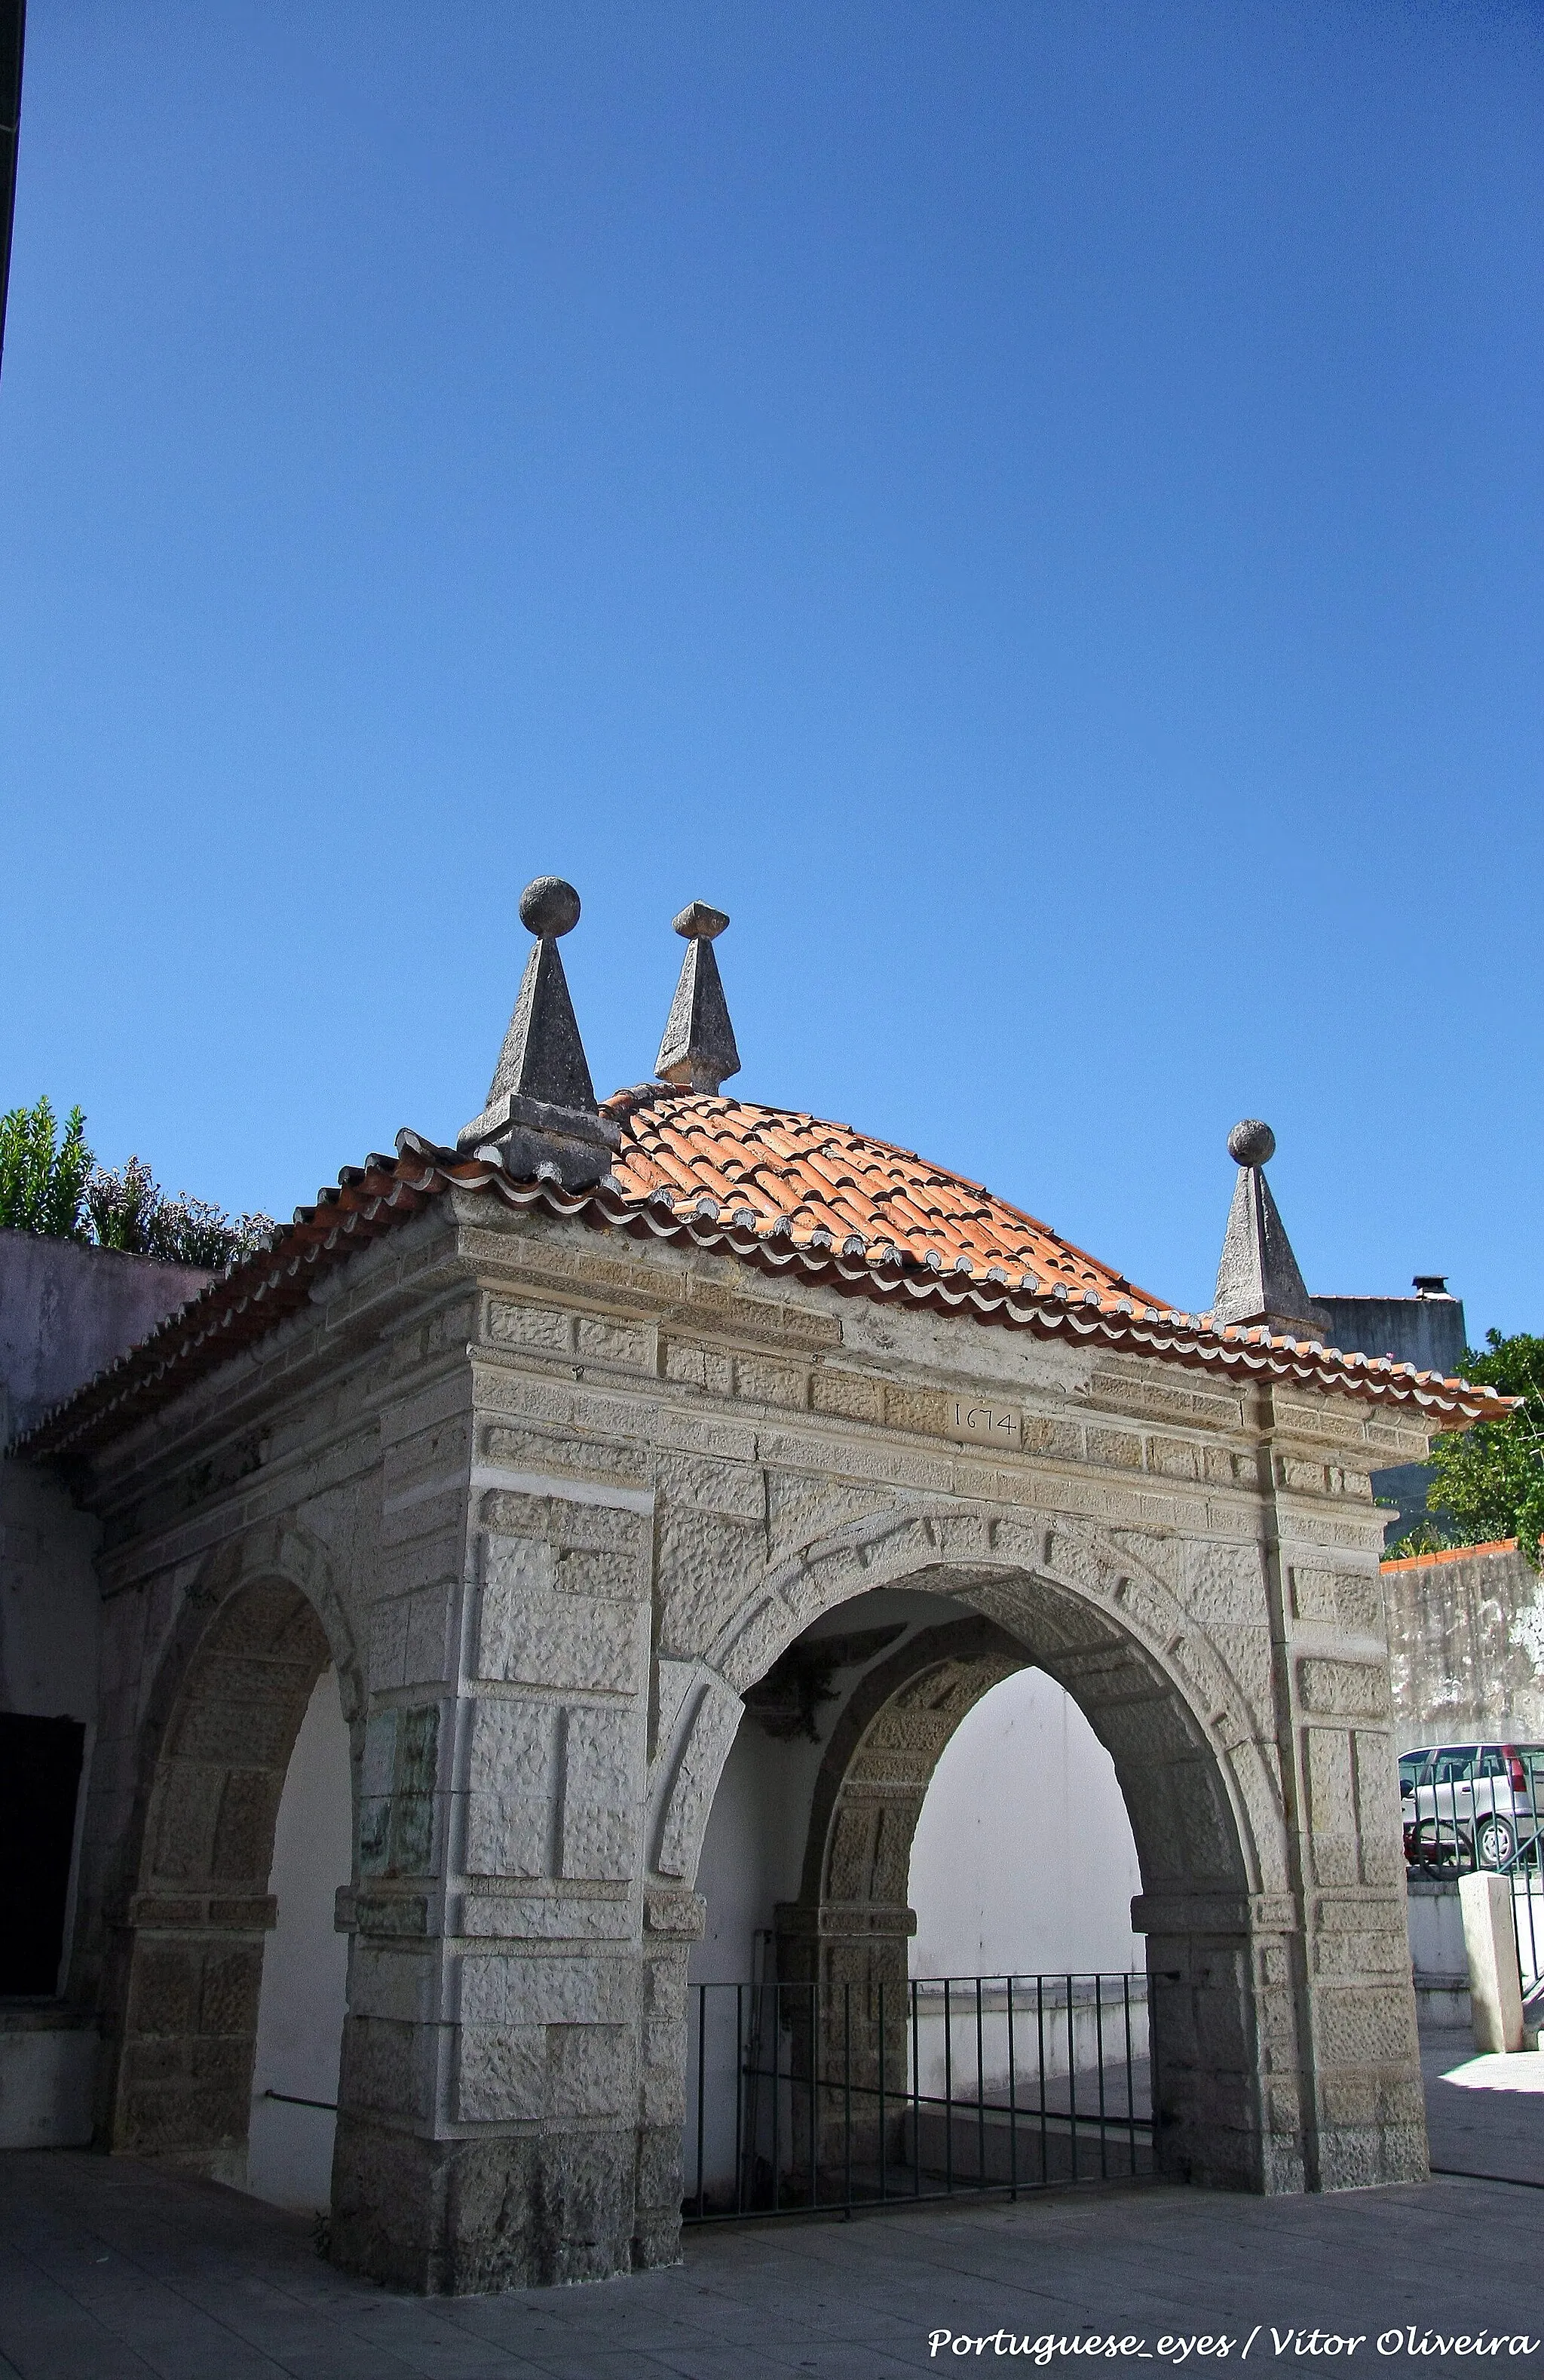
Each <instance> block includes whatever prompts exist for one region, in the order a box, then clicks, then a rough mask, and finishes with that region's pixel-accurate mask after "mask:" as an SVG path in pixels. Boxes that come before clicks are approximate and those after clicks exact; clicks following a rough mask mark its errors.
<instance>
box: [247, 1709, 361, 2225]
mask: <svg viewBox="0 0 1544 2380" xmlns="http://www.w3.org/2000/svg"><path fill="white" fill-rule="evenodd" d="M353 1833H354V1812H353V1802H352V1793H351V1787H350V1777H349V1746H348V1730H347V1728H346V1727H345V1726H344V1715H343V1707H342V1705H341V1704H340V1702H339V1700H338V1679H337V1672H336V1671H335V1670H331V1669H328V1670H323V1671H322V1673H321V1676H320V1678H319V1679H318V1680H317V1683H316V1689H315V1692H314V1693H313V1694H312V1695H311V1699H310V1702H309V1704H308V1707H307V1711H306V1716H305V1718H304V1719H303V1720H302V1721H301V1724H300V1732H299V1734H298V1735H297V1736H296V1743H295V1750H294V1752H293V1753H292V1754H291V1755H290V1765H289V1770H288V1773H287V1774H286V1776H285V1779H284V1790H283V1793H282V1794H281V1796H280V1799H279V1817H278V1823H277V1825H276V1827H275V1828H274V1835H273V1867H272V1872H271V1875H270V1877H269V1890H270V1891H271V1893H272V1894H273V1895H274V1896H275V1898H276V1900H277V1901H278V1905H279V1908H278V1923H277V1925H275V1926H274V1929H273V1931H272V1933H271V1935H270V1936H269V1937H268V1944H267V1948H266V1949H265V1951H264V1954H263V1968H262V1998H261V2000H260V2002H259V2009H258V2049H257V2058H256V2062H255V2065H254V2068H253V2073H252V2116H251V2126H250V2131H249V2132H248V2136H247V2189H248V2190H249V2191H250V2192H251V2193H252V2195H253V2196H254V2197H256V2198H266V2199H269V2200H270V2201H271V2203H272V2204H274V2205H275V2206H289V2207H297V2208H302V2209H307V2210H309V2209H312V2208H315V2209H316V2210H317V2211H318V2212H320V2211H321V2210H323V2209H325V2208H326V2207H328V2206H329V2205H330V2204H331V2203H332V2136H333V2133H334V2131H335V2130H336V2122H337V2119H336V2118H335V2117H334V2116H332V2115H331V2114H329V2113H327V2112H325V2111H324V2110H322V2109H320V2108H314V2107H289V2106H286V2105H285V2104H284V2103H283V2101H280V2100H275V2099H266V2098H264V2096H263V2094H264V2092H265V2091H269V2090H273V2091H285V2092H288V2093H290V2094H292V2095H294V2096H295V2097H296V2098H301V2099H325V2100H335V2099H336V2098H337V2095H338V2058H339V2051H340V2047H341V2045H342V2038H343V2022H344V2007H345V2005H346V1999H347V1987H348V1937H347V1936H346V1935H343V1934H339V1933H338V1932H336V1931H335V1929H334V1926H333V1923H332V1919H333V1911H334V1906H335V1896H336V1893H337V1888H338V1887H339V1886H340V1885H342V1884H347V1882H348V1880H349V1876H350V1872H351V1869H352V1864H353V1849H354V1846H353Z"/></svg>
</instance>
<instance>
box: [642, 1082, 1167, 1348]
mask: <svg viewBox="0 0 1544 2380" xmlns="http://www.w3.org/2000/svg"><path fill="white" fill-rule="evenodd" d="M606 1112H607V1113H608V1115H609V1116H611V1117H612V1118H613V1119H614V1121H615V1122H616V1123H619V1124H621V1129H622V1135H623V1137H622V1146H621V1153H620V1154H619V1156H618V1158H617V1160H616V1161H615V1164H614V1166H613V1168H612V1172H613V1174H614V1176H615V1179H616V1180H617V1181H618V1182H619V1183H620V1184H621V1187H622V1191H623V1193H624V1195H625V1196H626V1197H627V1199H628V1201H629V1202H630V1203H631V1202H632V1201H633V1200H646V1199H648V1198H650V1197H651V1196H655V1195H656V1194H657V1193H658V1192H659V1191H666V1192H668V1193H669V1196H670V1197H671V1198H672V1200H674V1201H675V1202H676V1203H677V1204H678V1205H679V1206H680V1207H681V1208H682V1210H683V1211H689V1210H690V1209H691V1208H693V1207H694V1205H695V1204H697V1203H700V1201H701V1200H702V1199H703V1198H704V1197H705V1196H706V1198H708V1199H710V1200H713V1201H715V1202H717V1205H718V1210H719V1215H720V1216H721V1218H722V1219H723V1220H733V1221H736V1222H737V1223H738V1222H739V1221H740V1219H741V1218H743V1219H744V1221H743V1224H742V1228H744V1229H747V1230H751V1231H754V1232H756V1233H765V1232H766V1231H767V1230H768V1229H769V1228H770V1227H771V1226H772V1225H773V1224H775V1223H778V1222H783V1223H786V1225H787V1227H788V1230H787V1237H788V1238H789V1240H790V1243H791V1245H793V1246H794V1247H796V1248H827V1247H835V1248H837V1249H838V1250H839V1251H840V1252H841V1253H842V1254H843V1255H845V1256H849V1257H868V1255H869V1254H870V1252H871V1250H877V1249H879V1248H881V1247H892V1248H894V1249H895V1250H896V1251H897V1253H898V1254H899V1257H901V1258H902V1260H903V1261H914V1262H916V1263H918V1264H921V1265H923V1266H925V1267H926V1268H928V1269H930V1270H932V1271H935V1272H946V1273H957V1272H958V1273H959V1274H961V1275H965V1276H970V1277H976V1278H981V1279H983V1280H987V1279H989V1280H994V1281H1008V1282H1011V1283H1012V1285H1013V1286H1014V1288H1016V1289H1019V1288H1024V1287H1030V1288H1033V1289H1055V1287H1056V1286H1057V1285H1058V1283H1059V1284H1061V1285H1063V1286H1065V1287H1066V1288H1067V1289H1068V1290H1069V1291H1073V1292H1076V1293H1078V1294H1079V1295H1083V1294H1084V1293H1087V1292H1088V1291H1091V1290H1092V1292H1093V1293H1094V1294H1095V1295H1096V1296H1097V1297H1098V1298H1099V1300H1100V1302H1101V1304H1102V1305H1103V1304H1104V1303H1105V1302H1110V1303H1115V1302H1116V1301H1118V1300H1119V1299H1121V1298H1126V1299H1129V1300H1131V1301H1133V1302H1134V1303H1136V1304H1138V1305H1161V1304H1162V1301H1161V1300H1160V1299H1156V1298H1152V1297H1150V1296H1149V1295H1148V1293H1147V1292H1146V1291H1145V1290H1140V1289H1133V1288H1132V1286H1131V1283H1130V1282H1129V1281H1128V1280H1127V1279H1126V1278H1125V1276H1124V1274H1122V1273H1117V1272H1114V1271H1112V1270H1111V1269H1110V1267H1109V1266H1108V1265H1104V1264H1101V1263H1100V1261H1099V1259H1098V1257H1091V1256H1089V1255H1088V1254H1087V1253H1086V1252H1085V1251H1084V1250H1083V1249H1082V1248H1078V1247H1074V1246H1073V1245H1072V1243H1071V1242H1070V1241H1069V1240H1064V1239H1061V1238H1059V1237H1058V1236H1057V1234H1056V1233H1055V1232H1054V1231H1053V1230H1052V1229H1051V1227H1050V1225H1049V1224H1048V1223H1041V1222H1037V1221H1036V1220H1035V1218H1034V1217H1033V1216H1032V1215H1026V1214H1024V1213H1022V1212H1021V1210H1020V1209H1019V1208H1017V1207H1010V1206H1009V1205H1008V1203H1007V1200H1006V1199H1005V1198H995V1197H994V1196H993V1195H992V1193H991V1191H990V1190H985V1189H983V1187H982V1185H981V1184H980V1183H979V1182H971V1181H969V1180H968V1179H967V1178H966V1177H965V1175H963V1174H960V1173H950V1172H946V1171H945V1169H944V1168H943V1167H942V1166H939V1165H929V1164H928V1163H927V1162H926V1160H924V1159H923V1158H920V1157H913V1155H912V1154H911V1150H910V1149H907V1148H897V1147H894V1146H893V1144H892V1143H891V1142H889V1141H887V1140H871V1139H870V1138H869V1137H868V1136H867V1135H866V1134H864V1133H860V1132H854V1131H853V1129H852V1127H851V1125H850V1124H845V1123H822V1121H821V1120H820V1118H819V1117H818V1116H810V1115H799V1114H795V1113H790V1111H788V1110H787V1109H784V1108H758V1107H752V1106H751V1105H750V1104H749V1103H748V1102H747V1101H745V1100H743V1099H725V1098H721V1097H720V1098H714V1097H712V1096H710V1095H709V1094H708V1093H706V1092H701V1091H688V1090H676V1089H673V1088H672V1087H670V1086H669V1084H664V1083H645V1085H644V1086H643V1087H642V1088H640V1089H638V1090H635V1091H619V1092H618V1093H617V1094H616V1096H615V1097H614V1098H613V1099H608V1101H607V1102H606Z"/></svg>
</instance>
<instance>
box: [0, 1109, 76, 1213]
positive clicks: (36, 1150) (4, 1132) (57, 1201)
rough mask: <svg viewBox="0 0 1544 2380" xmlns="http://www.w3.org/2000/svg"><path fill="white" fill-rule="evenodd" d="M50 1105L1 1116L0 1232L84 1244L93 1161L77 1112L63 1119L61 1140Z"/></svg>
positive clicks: (15, 1111) (72, 1112)
mask: <svg viewBox="0 0 1544 2380" xmlns="http://www.w3.org/2000/svg"><path fill="white" fill-rule="evenodd" d="M58 1130H59V1128H58V1123H57V1121H56V1119H55V1117H54V1109H53V1105H52V1103H51V1102H50V1101H49V1099H47V1098H46V1097H45V1098H43V1099H40V1100H39V1101H38V1103H37V1105H36V1107H33V1108H12V1110H11V1111H10V1113H9V1114H8V1115H4V1116H0V1227H3V1228H4V1229H5V1230H6V1231H11V1232H35V1233H39V1234H40V1235H41V1236H42V1237H43V1238H45V1239H51V1240H83V1239H84V1238H85V1237H86V1236H87V1234H86V1229H85V1214H84V1208H85V1194H86V1184H87V1180H88V1178H89V1177H90V1171H91V1166H92V1163H93V1161H94V1160H92V1157H91V1152H90V1149H89V1148H88V1147H87V1146H86V1119H85V1117H84V1116H83V1115H82V1114H81V1112H80V1110H79V1109H78V1108H71V1110H70V1111H69V1113H68V1115H67V1116H66V1118H65V1135H64V1138H63V1140H61V1139H60V1138H59V1136H58Z"/></svg>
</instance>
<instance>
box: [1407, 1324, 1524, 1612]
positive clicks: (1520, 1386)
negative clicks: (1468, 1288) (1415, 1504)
mask: <svg viewBox="0 0 1544 2380" xmlns="http://www.w3.org/2000/svg"><path fill="white" fill-rule="evenodd" d="M1458 1368H1459V1371H1460V1372H1461V1373H1462V1375H1463V1377H1464V1378H1465V1379H1466V1380H1482V1381H1484V1382H1486V1383H1487V1384H1488V1385H1489V1386H1490V1388H1492V1389H1499V1390H1501V1391H1502V1395H1503V1396H1509V1397H1520V1398H1521V1399H1522V1400H1523V1402H1522V1403H1521V1404H1519V1405H1517V1406H1516V1407H1514V1410H1513V1411H1512V1412H1511V1413H1510V1414H1508V1415H1507V1417H1506V1419H1505V1420H1504V1421H1482V1422H1477V1423H1476V1425H1475V1427H1474V1428H1473V1429H1470V1430H1466V1431H1465V1432H1464V1433H1463V1434H1462V1435H1461V1436H1460V1435H1454V1437H1451V1438H1440V1439H1438V1440H1437V1442H1436V1444H1435V1446H1434V1447H1433V1448H1432V1450H1431V1467H1432V1470H1433V1471H1434V1473H1435V1474H1436V1476H1435V1478H1434V1479H1433V1480H1432V1483H1431V1486H1430V1488H1429V1490H1428V1493H1427V1499H1426V1503H1427V1510H1428V1511H1429V1512H1431V1513H1433V1514H1434V1515H1436V1516H1438V1518H1439V1519H1440V1521H1441V1523H1442V1524H1445V1526H1446V1528H1447V1531H1448V1533H1449V1534H1448V1537H1447V1542H1448V1543H1449V1544H1452V1545H1464V1546H1482V1545H1488V1544H1490V1543H1491V1542H1492V1541H1493V1540H1494V1539H1496V1538H1498V1537H1515V1538H1516V1540H1517V1543H1518V1545H1519V1546H1520V1547H1521V1548H1522V1550H1523V1552H1524V1554H1525V1555H1526V1557H1527V1560H1529V1561H1530V1562H1532V1564H1533V1565H1534V1568H1535V1569H1536V1570H1537V1569H1538V1561H1539V1538H1540V1537H1541V1536H1544V1339H1538V1338H1535V1337H1533V1336H1532V1335H1531V1334H1530V1333H1529V1332H1527V1331H1526V1330H1519V1331H1515V1332H1514V1333H1513V1335H1512V1336H1511V1337H1510V1338H1503V1337H1502V1334H1501V1332H1500V1331H1499V1330H1490V1331H1488V1332H1487V1333H1486V1343H1485V1346H1484V1348H1483V1349H1482V1350H1478V1351H1477V1350H1476V1349H1474V1348H1470V1349H1469V1350H1467V1352H1466V1354H1465V1356H1464V1360H1463V1362H1462V1363H1461V1364H1460V1365H1459V1366H1458Z"/></svg>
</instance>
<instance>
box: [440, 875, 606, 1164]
mask: <svg viewBox="0 0 1544 2380" xmlns="http://www.w3.org/2000/svg"><path fill="white" fill-rule="evenodd" d="M520 922H521V924H522V925H523V926H525V929H526V930H527V932H529V933H532V934H534V935H535V936H536V938H537V940H536V947H535V949H534V950H533V951H532V953H531V954H530V957H529V958H528V959H527V960H526V962H525V975H524V976H523V977H522V978H521V983H520V992H519V996H518V998H517V999H516V1001H515V1003H514V1014H513V1016H512V1017H511V1018H510V1023H509V1031H508V1032H507V1033H506V1034H505V1036H504V1046H503V1049H502V1050H501V1053H500V1057H499V1063H498V1065H497V1067H496V1068H495V1069H494V1075H493V1080H492V1082H491V1083H490V1084H489V1089H488V1099H487V1102H486V1104H485V1106H484V1108H483V1111H482V1112H481V1114H480V1115H476V1116H474V1117H473V1119H472V1121H471V1123H469V1124H464V1126H463V1127H462V1129H461V1131H460V1132H459V1133H458V1134H457V1135H456V1147H458V1148H460V1149H463V1150H467V1151H470V1150H476V1151H477V1152H479V1153H482V1152H485V1151H488V1152H491V1153H492V1154H494V1155H496V1156H497V1157H498V1158H499V1160H501V1163H502V1165H503V1166H504V1168H505V1171H506V1172H509V1173H512V1174H513V1175H514V1177H515V1179H516V1180H517V1181H522V1182H528V1181H535V1180H537V1178H538V1177H540V1178H543V1179H546V1180H549V1181H551V1180H557V1181H560V1182H561V1184H562V1185H563V1187H564V1188H565V1189H568V1190H583V1189H588V1188H589V1187H591V1186H592V1185H593V1184H595V1183H597V1182H598V1181H599V1180H600V1178H601V1176H602V1175H603V1174H604V1173H605V1172H608V1170H609V1165H610V1160H611V1151H612V1150H613V1149H614V1148H616V1147H619V1146H620V1142H621V1135H620V1134H619V1132H618V1130H617V1127H616V1125H615V1124H613V1123H608V1121H607V1120H606V1119H605V1118H604V1117H603V1116H602V1115H601V1114H600V1112H599V1111H598V1109H597V1105H596V1097H595V1086H594V1085H593V1083H592V1082H591V1081H590V1069H589V1063H588V1062H587V1060H586V1059H585V1045H584V1043H583V1041H582V1040H581V1039H580V1038H579V1026H578V1022H577V1020H576V1018H575V1016H574V1014H573V1001H572V1000H571V999H570V998H569V992H568V978H567V977H566V976H565V975H564V973H563V963H562V959H561V955H560V953H559V950H558V940H559V937H560V935H562V934H569V933H572V932H573V929H574V927H575V926H576V925H577V924H578V922H579V895H578V893H577V892H575V891H574V889H573V885H572V884H565V883H564V881H563V880H562V878H561V876H538V877H537V879H536V880H535V882H534V883H531V884H527V885H526V887H525V892H523V893H522V894H521V896H520Z"/></svg>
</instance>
